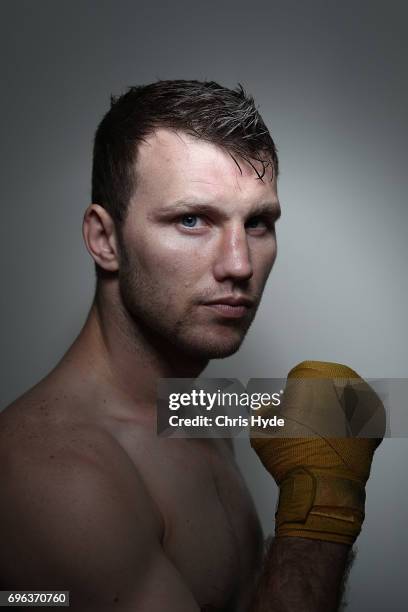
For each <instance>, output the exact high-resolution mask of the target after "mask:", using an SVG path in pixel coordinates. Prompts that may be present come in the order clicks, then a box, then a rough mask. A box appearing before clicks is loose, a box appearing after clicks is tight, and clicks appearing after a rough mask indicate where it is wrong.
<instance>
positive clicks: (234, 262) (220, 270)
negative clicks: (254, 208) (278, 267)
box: [214, 225, 253, 282]
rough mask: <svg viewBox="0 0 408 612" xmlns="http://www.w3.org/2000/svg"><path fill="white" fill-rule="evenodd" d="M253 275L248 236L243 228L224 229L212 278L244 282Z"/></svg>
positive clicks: (220, 280)
mask: <svg viewBox="0 0 408 612" xmlns="http://www.w3.org/2000/svg"><path fill="white" fill-rule="evenodd" d="M252 275H253V268H252V263H251V257H250V251H249V245H248V236H247V233H246V231H245V227H243V226H241V225H240V226H238V225H237V226H235V227H229V228H225V229H224V232H223V234H222V236H221V237H220V242H219V243H218V247H217V253H216V258H215V263H214V277H215V279H216V280H217V281H219V282H222V281H225V280H227V279H230V280H234V281H241V282H242V281H246V280H249V279H250V278H251V277H252Z"/></svg>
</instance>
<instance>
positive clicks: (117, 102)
mask: <svg viewBox="0 0 408 612" xmlns="http://www.w3.org/2000/svg"><path fill="white" fill-rule="evenodd" d="M160 127H167V128H170V129H175V130H181V131H184V132H187V133H188V134H190V135H193V136H195V137H197V138H201V139H203V140H206V141H208V142H211V143H213V144H216V145H219V146H221V147H223V148H224V149H226V150H227V151H228V152H229V153H230V155H231V156H232V157H233V159H234V161H235V162H236V164H237V165H238V168H240V166H239V163H238V160H237V159H236V158H237V157H238V158H241V159H244V160H245V161H247V162H248V163H250V164H251V165H252V166H253V168H254V171H255V172H256V173H257V175H258V178H259V179H260V180H262V179H263V176H264V175H265V170H266V167H267V166H268V165H271V166H272V171H273V174H274V175H275V176H276V175H277V174H278V157H277V151H276V147H275V144H274V142H273V140H272V138H271V136H270V134H269V131H268V129H267V127H266V126H265V123H264V122H263V120H262V117H261V116H260V114H259V112H258V110H257V108H256V106H255V103H254V99H253V98H252V97H251V96H249V95H247V94H246V92H245V91H244V89H243V87H242V85H238V87H237V88H236V89H228V88H226V87H222V86H221V85H218V83H215V82H214V81H186V80H172V81H157V82H156V83H151V84H149V85H141V86H137V87H131V88H129V90H128V91H127V92H126V93H125V94H123V95H122V96H119V97H116V98H115V97H112V98H111V108H110V110H109V111H108V112H107V113H106V115H105V116H104V118H103V119H102V121H101V123H100V125H99V127H98V129H97V131H96V135H95V141H94V151H93V168H92V201H93V202H94V203H95V204H100V205H101V206H103V207H104V208H106V210H107V211H108V212H109V213H110V215H111V216H112V218H113V220H114V221H115V223H117V224H118V225H120V224H121V223H122V221H123V220H124V219H125V216H126V211H127V208H128V204H129V201H130V198H131V197H132V195H133V193H134V189H135V187H136V176H135V170H134V168H135V162H136V159H137V145H138V144H139V143H140V142H142V141H143V140H145V139H146V137H147V136H148V135H149V134H151V133H152V132H153V131H154V130H155V129H157V128H160ZM251 160H256V161H260V162H261V163H262V165H263V172H261V173H259V172H258V170H257V169H256V168H255V166H254V165H253V164H252V162H251ZM240 169H241V168H240Z"/></svg>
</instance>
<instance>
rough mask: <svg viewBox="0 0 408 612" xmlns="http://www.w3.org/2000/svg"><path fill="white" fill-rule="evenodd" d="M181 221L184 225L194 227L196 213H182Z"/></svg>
mask: <svg viewBox="0 0 408 612" xmlns="http://www.w3.org/2000/svg"><path fill="white" fill-rule="evenodd" d="M181 223H182V225H184V227H195V226H196V225H197V215H183V217H182V218H181Z"/></svg>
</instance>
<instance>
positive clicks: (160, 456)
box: [116, 430, 262, 611]
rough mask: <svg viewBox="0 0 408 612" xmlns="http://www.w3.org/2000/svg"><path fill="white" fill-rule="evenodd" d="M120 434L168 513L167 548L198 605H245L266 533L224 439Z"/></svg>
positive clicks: (237, 607)
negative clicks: (209, 439) (261, 526)
mask: <svg viewBox="0 0 408 612" xmlns="http://www.w3.org/2000/svg"><path fill="white" fill-rule="evenodd" d="M116 436H118V441H119V442H120V444H121V445H122V447H123V448H124V449H125V450H126V452H127V453H128V455H129V457H130V458H131V460H132V461H133V462H134V464H135V465H136V467H137V468H138V471H139V473H141V474H142V477H143V479H144V481H145V485H146V488H147V489H148V490H149V493H150V495H151V497H152V499H153V500H154V502H155V504H156V506H157V508H158V511H159V513H160V515H161V516H162V517H163V522H164V529H163V540H162V546H163V549H164V551H165V553H166V555H167V556H168V558H169V559H170V560H171V561H172V563H173V564H174V566H175V567H176V568H177V569H178V571H179V573H180V575H181V576H182V577H183V579H184V581H185V582H186V584H187V585H188V587H189V589H190V590H191V592H192V594H193V595H194V597H195V599H196V601H197V602H198V603H199V605H200V607H202V608H203V609H205V606H208V607H210V606H213V607H214V608H216V609H220V610H221V609H222V610H227V609H229V608H230V609H231V610H236V611H238V610H240V609H241V605H242V609H245V605H246V600H247V598H248V597H249V595H250V591H251V590H252V584H253V581H254V579H255V578H256V573H257V570H258V567H259V563H260V559H261V555H262V533H261V529H260V524H259V521H258V518H257V516H256V512H255V508H254V506H253V503H252V500H251V498H250V495H249V493H248V491H247V488H246V486H245V484H244V482H243V479H242V477H241V475H240V473H239V471H238V468H237V466H236V464H235V461H234V459H233V455H232V452H231V450H230V449H229V448H227V446H226V444H225V443H224V442H223V441H221V440H218V441H214V443H210V441H208V440H206V441H203V440H180V439H171V438H170V439H168V438H158V437H157V436H155V435H154V436H141V435H140V432H136V431H131V430H127V431H126V432H125V431H124V430H122V431H116Z"/></svg>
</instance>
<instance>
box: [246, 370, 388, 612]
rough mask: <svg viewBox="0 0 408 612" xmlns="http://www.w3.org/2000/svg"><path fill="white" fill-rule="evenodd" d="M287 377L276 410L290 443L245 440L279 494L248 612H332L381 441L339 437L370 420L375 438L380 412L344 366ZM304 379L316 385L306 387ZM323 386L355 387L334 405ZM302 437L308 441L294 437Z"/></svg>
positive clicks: (276, 438)
mask: <svg viewBox="0 0 408 612" xmlns="http://www.w3.org/2000/svg"><path fill="white" fill-rule="evenodd" d="M291 377H292V379H295V380H294V384H292V385H291V386H290V387H289V385H288V386H287V387H286V389H285V398H284V402H283V404H282V406H281V416H284V417H285V418H286V423H285V428H286V433H287V434H289V435H288V436H287V437H284V436H282V435H277V434H276V433H275V432H273V431H271V432H270V434H269V436H266V437H259V434H258V433H257V432H253V433H252V438H251V444H252V446H253V448H254V449H255V451H256V452H257V454H258V456H259V458H260V459H261V461H262V463H263V464H264V466H265V467H266V469H267V470H268V471H269V473H270V474H271V475H272V476H273V478H274V480H275V481H276V483H277V484H278V486H279V488H280V492H279V503H278V508H277V512H276V515H275V517H276V528H275V531H276V536H277V537H276V539H275V540H274V542H273V543H272V545H271V547H270V550H269V551H268V554H267V557H266V562H265V567H264V571H263V574H262V577H261V581H260V583H259V586H258V592H257V598H256V603H255V604H254V608H253V612H267V611H268V612H292V611H293V612H323V611H324V612H335V611H336V610H338V606H339V603H340V598H341V595H342V590H343V589H342V585H343V582H344V580H343V577H344V574H345V571H346V569H347V563H348V559H349V557H351V552H350V551H351V546H352V544H353V542H354V541H355V539H356V538H357V537H358V535H359V533H360V530H361V526H362V523H363V521H364V516H365V514H364V506H365V484H366V481H367V479H368V477H369V474H370V467H371V461H372V458H373V454H374V451H375V449H376V448H377V446H378V444H379V443H380V440H381V439H380V438H363V437H356V436H355V435H351V433H348V434H346V435H347V437H344V435H345V434H344V432H352V431H353V427H354V429H355V427H356V424H358V425H359V427H360V428H361V427H363V425H364V424H365V423H366V422H367V421H369V420H370V419H372V417H373V416H375V415H377V422H376V428H375V432H378V434H380V435H381V434H382V432H383V430H384V419H385V416H384V409H383V406H382V404H381V402H380V400H379V398H378V397H377V396H376V394H375V393H374V391H373V390H371V388H370V387H369V386H368V385H367V384H366V383H364V381H362V379H361V378H360V377H359V376H358V374H356V373H355V372H354V371H353V370H350V369H349V368H347V367H346V366H341V365H338V364H330V363H322V362H303V363H302V364H300V365H299V366H297V367H296V368H294V369H293V370H292V371H291V373H290V374H289V378H288V380H289V379H290V378H291ZM311 378H315V379H317V380H315V382H314V383H313V385H311V384H309V383H308V379H311ZM330 379H336V382H337V385H339V387H340V389H345V388H347V384H348V383H349V382H350V380H351V381H352V382H353V381H356V384H355V385H354V387H353V392H352V393H350V392H348V395H347V396H346V397H345V396H344V395H343V397H342V400H340V399H339V395H338V387H336V386H335V385H334V384H333V383H331V382H330V384H329V382H328V381H330ZM340 381H341V385H342V386H341V385H340ZM268 410H269V409H268ZM353 419H354V420H353ZM335 427H337V431H336V429H335ZM302 434H303V435H306V436H307V437H298V436H301V435H302ZM330 434H331V435H337V436H339V437H331V435H330ZM339 434H340V435H339Z"/></svg>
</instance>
